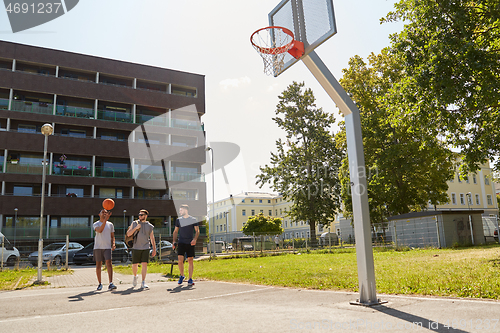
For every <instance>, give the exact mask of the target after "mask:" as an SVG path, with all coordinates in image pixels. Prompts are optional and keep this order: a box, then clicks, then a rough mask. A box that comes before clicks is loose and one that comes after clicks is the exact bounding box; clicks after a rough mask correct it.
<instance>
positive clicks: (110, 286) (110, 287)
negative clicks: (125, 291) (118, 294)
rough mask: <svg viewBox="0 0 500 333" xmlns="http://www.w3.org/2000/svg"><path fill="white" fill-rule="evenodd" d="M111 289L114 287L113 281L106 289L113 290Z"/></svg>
mask: <svg viewBox="0 0 500 333" xmlns="http://www.w3.org/2000/svg"><path fill="white" fill-rule="evenodd" d="M113 289H116V286H115V285H114V284H113V282H111V283H110V284H109V286H108V290H113Z"/></svg>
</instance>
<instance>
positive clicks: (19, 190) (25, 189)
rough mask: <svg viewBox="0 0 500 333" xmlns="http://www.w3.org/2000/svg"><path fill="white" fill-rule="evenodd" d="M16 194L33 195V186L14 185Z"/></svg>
mask: <svg viewBox="0 0 500 333" xmlns="http://www.w3.org/2000/svg"><path fill="white" fill-rule="evenodd" d="M14 195H24V196H32V195H33V187H32V186H18V185H16V186H14Z"/></svg>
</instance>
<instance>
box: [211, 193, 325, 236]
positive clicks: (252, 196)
mask: <svg viewBox="0 0 500 333" xmlns="http://www.w3.org/2000/svg"><path fill="white" fill-rule="evenodd" d="M291 206H292V203H291V202H290V201H287V200H285V199H284V198H283V196H282V195H277V194H272V193H265V192H243V193H240V194H237V195H234V196H233V195H232V196H230V197H229V198H225V199H222V200H219V201H216V202H215V204H212V203H209V204H208V210H209V211H208V216H209V221H210V224H209V229H210V230H212V228H213V229H214V230H215V232H214V235H215V240H222V241H228V242H232V240H233V239H234V238H236V237H243V236H244V234H243V233H242V232H241V229H242V228H243V226H244V225H245V223H246V222H247V221H248V218H249V217H250V216H254V215H258V214H260V213H262V214H264V215H266V216H272V217H279V218H281V219H282V220H283V223H282V225H281V226H282V228H283V229H284V233H283V235H282V237H283V239H292V238H310V228H309V224H308V222H307V221H295V220H292V219H291V218H290V217H288V216H286V213H287V212H288V211H290V208H291ZM212 212H215V214H213V213H212ZM212 214H213V215H212ZM324 229H325V228H323V227H320V226H316V234H317V236H318V237H319V235H321V233H322V232H323V231H324ZM332 230H334V229H332Z"/></svg>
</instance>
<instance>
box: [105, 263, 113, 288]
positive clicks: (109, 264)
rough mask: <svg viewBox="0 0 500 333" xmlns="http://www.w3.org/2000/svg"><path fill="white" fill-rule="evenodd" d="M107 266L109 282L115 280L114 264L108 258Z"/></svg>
mask: <svg viewBox="0 0 500 333" xmlns="http://www.w3.org/2000/svg"><path fill="white" fill-rule="evenodd" d="M106 268H107V270H108V279H109V283H111V282H113V265H112V263H111V259H110V260H106Z"/></svg>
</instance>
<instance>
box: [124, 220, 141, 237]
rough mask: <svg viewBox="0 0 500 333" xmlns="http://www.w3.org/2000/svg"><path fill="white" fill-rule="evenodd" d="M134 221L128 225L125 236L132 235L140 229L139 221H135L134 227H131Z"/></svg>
mask: <svg viewBox="0 0 500 333" xmlns="http://www.w3.org/2000/svg"><path fill="white" fill-rule="evenodd" d="M134 222H135V221H134ZM134 222H132V224H131V225H130V227H129V228H128V230H127V236H128V237H130V236H132V235H133V234H134V232H135V231H136V230H139V229H141V224H140V223H137V225H136V226H135V228H132V225H133V223H134Z"/></svg>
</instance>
